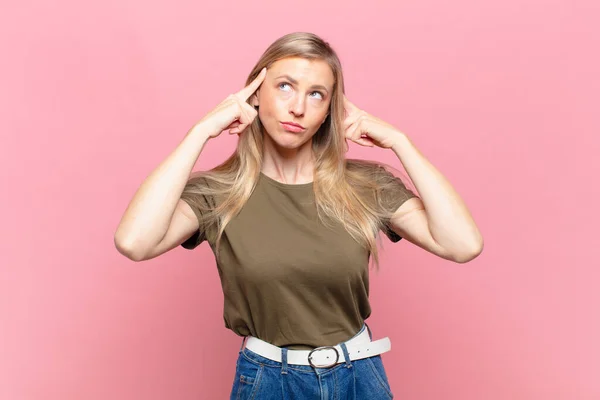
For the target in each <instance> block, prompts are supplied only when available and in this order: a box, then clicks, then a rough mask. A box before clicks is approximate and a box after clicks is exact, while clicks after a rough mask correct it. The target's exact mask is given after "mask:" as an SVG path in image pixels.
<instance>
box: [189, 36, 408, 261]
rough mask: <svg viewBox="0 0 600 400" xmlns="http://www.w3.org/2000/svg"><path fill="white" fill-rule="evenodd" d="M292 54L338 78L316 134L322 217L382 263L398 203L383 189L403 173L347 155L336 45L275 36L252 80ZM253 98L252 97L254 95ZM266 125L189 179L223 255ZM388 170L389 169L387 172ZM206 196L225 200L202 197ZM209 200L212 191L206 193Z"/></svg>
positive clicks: (256, 168)
mask: <svg viewBox="0 0 600 400" xmlns="http://www.w3.org/2000/svg"><path fill="white" fill-rule="evenodd" d="M287 57H301V58H305V59H309V60H314V59H318V60H323V61H325V62H327V63H328V65H329V66H330V67H331V70H332V71H333V75H334V78H335V81H334V87H333V95H332V98H331V103H330V112H329V115H328V116H327V118H326V120H325V121H324V122H323V124H322V125H321V127H320V128H319V130H318V131H317V132H316V133H315V135H314V136H313V138H312V150H313V153H314V157H315V160H316V161H315V168H314V178H313V181H314V183H313V189H314V194H315V202H316V207H317V213H318V216H319V219H320V220H321V222H323V223H324V224H325V225H329V222H328V219H333V220H337V221H339V222H341V223H342V224H343V226H344V227H345V229H346V230H347V231H348V233H349V234H350V235H351V236H352V237H353V238H354V239H355V240H356V241H357V242H358V243H359V244H361V245H362V246H363V247H364V248H366V249H367V250H368V251H369V253H370V255H371V256H372V258H373V260H374V262H375V265H376V266H377V269H378V268H379V257H378V250H377V238H378V237H379V235H378V232H379V230H380V229H384V223H385V222H386V221H388V220H389V218H390V217H391V215H392V214H393V212H394V211H395V210H394V209H390V207H389V205H388V204H389V203H390V202H388V201H386V199H385V196H384V195H383V194H384V193H385V192H386V190H387V189H392V188H394V187H397V184H398V179H399V178H396V177H394V175H392V174H391V173H389V172H388V173H386V171H385V169H384V166H385V164H383V163H378V162H371V161H366V160H356V159H346V158H345V152H346V144H345V138H344V134H343V128H342V123H343V120H344V117H345V116H344V103H343V94H344V78H343V75H342V66H341V63H340V60H339V58H338V56H337V54H336V53H335V51H334V50H333V49H332V48H331V47H330V45H329V44H328V43H327V42H325V41H324V40H323V39H321V38H320V37H318V36H317V35H314V34H312V33H306V32H296V33H290V34H287V35H285V36H283V37H281V38H279V39H277V40H276V41H275V42H273V43H272V44H271V45H270V46H269V47H268V48H267V50H266V51H265V52H264V53H263V54H262V56H261V57H260V59H259V60H258V62H257V63H256V65H255V66H254V68H253V69H252V71H251V72H250V74H249V75H248V79H247V80H246V85H248V84H249V83H250V82H251V81H253V80H254V79H255V78H256V76H257V75H258V74H259V73H260V71H261V70H262V69H263V68H264V67H267V68H269V66H270V65H271V64H273V63H274V62H276V61H278V60H281V59H283V58H287ZM248 102H250V99H249V100H248ZM263 129H264V128H263V126H262V124H261V122H260V119H259V118H258V117H257V118H255V119H254V121H253V122H252V124H251V125H250V126H248V127H247V128H246V129H245V130H244V132H242V133H241V134H240V135H239V140H238V144H237V148H236V151H235V152H234V153H233V154H232V155H231V156H230V157H229V158H228V159H227V160H225V161H224V162H223V163H221V164H220V165H218V166H216V167H214V168H213V169H211V170H209V171H200V172H194V173H193V174H192V176H191V177H190V179H189V181H188V182H187V184H186V186H185V188H184V191H183V194H182V198H183V197H185V198H186V199H187V200H188V201H191V202H192V203H193V204H194V205H196V206H197V207H198V208H199V209H200V210H201V211H202V219H203V221H202V222H203V224H202V225H201V226H203V227H205V228H206V227H209V226H211V224H214V225H215V226H216V228H217V235H216V241H215V242H216V246H215V249H214V250H215V254H216V255H217V257H218V250H219V247H220V242H221V237H222V234H223V231H224V230H225V227H226V226H227V224H228V223H229V222H230V221H231V220H232V218H234V217H235V216H236V215H237V213H238V212H239V211H240V210H241V209H242V207H243V206H244V204H245V203H246V201H247V200H248V199H249V198H250V195H251V194H252V192H253V191H254V188H255V187H256V184H257V182H258V178H259V176H260V171H261V167H262V162H263ZM382 172H383V173H382ZM201 196H209V197H212V198H218V199H219V201H214V202H210V203H208V202H206V201H201ZM204 200H206V197H204Z"/></svg>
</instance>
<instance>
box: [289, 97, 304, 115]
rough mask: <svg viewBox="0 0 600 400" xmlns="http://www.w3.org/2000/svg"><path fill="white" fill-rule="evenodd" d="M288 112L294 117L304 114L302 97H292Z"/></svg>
mask: <svg viewBox="0 0 600 400" xmlns="http://www.w3.org/2000/svg"><path fill="white" fill-rule="evenodd" d="M290 112H291V113H292V114H294V115H295V116H301V115H303V114H304V98H303V97H302V96H294V98H293V99H292V101H291V104H290Z"/></svg>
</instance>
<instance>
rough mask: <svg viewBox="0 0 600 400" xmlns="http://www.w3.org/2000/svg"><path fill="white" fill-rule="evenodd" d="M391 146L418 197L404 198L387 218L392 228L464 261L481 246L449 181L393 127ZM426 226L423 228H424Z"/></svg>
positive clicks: (435, 251) (423, 244)
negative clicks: (393, 213) (390, 217)
mask: <svg viewBox="0 0 600 400" xmlns="http://www.w3.org/2000/svg"><path fill="white" fill-rule="evenodd" d="M393 137H394V138H395V140H394V144H393V145H392V146H391V149H392V150H393V151H394V153H395V154H396V156H398V159H400V162H401V163H402V165H403V166H404V168H405V169H406V172H407V173H408V175H409V176H410V179H411V181H412V182H413V183H414V185H415V187H416V188H417V191H418V192H419V195H420V198H421V199H419V198H414V199H410V200H407V201H406V202H405V203H404V204H402V206H400V207H399V209H398V211H397V212H396V214H395V216H394V217H393V218H392V219H391V220H390V223H391V226H392V229H393V230H394V231H395V232H397V233H398V234H399V235H401V236H402V237H404V238H405V239H407V240H409V241H411V242H417V243H419V245H420V246H421V247H424V248H427V249H428V250H430V251H432V252H433V253H435V254H438V255H440V256H442V257H444V258H447V259H452V260H454V261H456V262H460V263H464V262H468V261H470V260H472V259H473V258H475V257H477V256H478V255H479V254H480V253H481V251H482V250H483V237H482V236H481V233H480V232H479V229H478V228H477V225H476V224H475V221H474V220H473V217H472V216H471V214H470V212H469V210H468V208H467V206H466V205H465V203H464V201H463V200H462V199H461V197H460V196H459V195H458V193H457V192H456V191H455V190H454V188H453V187H452V185H451V184H450V182H448V180H447V179H446V178H445V177H444V176H443V175H442V174H441V173H440V172H439V171H438V170H437V169H436V168H435V167H434V166H433V165H432V164H431V163H430V162H429V161H428V160H427V159H426V158H425V157H424V156H423V155H422V154H421V152H420V151H419V150H418V149H417V148H416V147H415V146H414V145H413V143H412V142H411V141H410V139H409V138H408V137H407V136H406V135H404V134H403V133H401V132H399V131H396V132H395V134H394V135H393ZM425 228H427V229H425Z"/></svg>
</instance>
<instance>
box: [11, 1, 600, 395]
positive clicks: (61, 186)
mask: <svg viewBox="0 0 600 400" xmlns="http://www.w3.org/2000/svg"><path fill="white" fill-rule="evenodd" d="M13 3H14V4H16V2H13ZM50 3H54V4H50ZM367 4H368V7H367ZM598 4H599V3H598V2H597V1H595V0H594V1H592V0H588V1H569V0H563V1H556V0H554V1H550V0H543V1H542V0H536V1H534V0H529V1H523V0H507V1H502V2H483V1H475V0H462V1H453V2H447V1H439V0H424V1H423V0H421V1H412V2H407V1H404V2H387V1H385V2H384V1H372V2H364V1H352V2H341V1H331V2H323V1H304V2H301V3H298V4H291V3H287V2H285V3H284V2H276V1H264V0H263V1H253V2H240V3H239V4H238V5H233V4H231V3H228V2H223V1H218V2H214V3H212V4H205V3H204V2H198V1H195V2H191V1H190V2H177V1H168V2H162V4H161V3H158V2H142V1H136V0H127V1H122V0H119V1H116V0H112V1H110V0H109V1H102V2H95V4H91V3H89V2H81V1H61V2H48V1H47V2H42V1H27V2H22V3H21V4H20V5H10V6H7V5H6V4H3V5H2V6H0V45H1V47H0V50H1V54H2V61H1V62H0V113H1V119H0V123H1V126H0V131H1V142H0V159H1V161H0V162H1V163H2V165H1V169H0V171H1V172H0V173H1V175H0V176H1V179H2V196H1V201H2V207H0V213H1V214H0V218H1V221H2V241H1V242H0V246H1V248H0V250H1V257H0V260H1V262H2V268H1V269H0V398H2V399H7V400H9V399H10V400H30V399H44V400H55V399H57V400H58V399H87V400H95V399H103V400H104V399H146V400H151V399H179V400H185V399H202V398H210V399H213V398H214V399H221V398H226V397H227V396H228V395H229V391H230V389H231V384H232V380H233V375H234V370H235V360H236V356H237V352H238V350H239V345H240V343H241V339H240V338H239V337H237V336H235V335H234V334H233V333H232V332H230V331H228V330H226V329H225V328H224V325H223V319H222V300H223V297H222V294H221V291H220V285H219V281H218V274H217V271H216V268H215V265H214V259H213V256H212V253H211V252H210V249H209V247H208V246H207V245H206V244H203V245H202V246H201V247H200V248H199V249H196V250H195V251H192V252H190V251H186V250H184V249H182V248H178V249H176V250H173V251H172V252H170V253H167V254H165V255H163V256H161V257H158V258H156V259H154V260H151V261H147V262H143V263H134V262H132V261H129V260H128V259H126V258H124V257H123V256H121V255H120V254H119V253H118V252H117V251H116V249H115V247H114V245H113V234H114V231H115V229H116V226H117V224H118V222H119V220H120V217H121V215H122V213H123V211H124V210H125V207H126V206H127V203H128V201H129V200H130V199H131V197H132V195H133V193H134V191H135V190H136V189H137V187H138V185H139V184H140V183H141V182H142V180H143V179H144V178H145V177H146V176H147V174H149V173H150V171H151V170H152V169H153V168H154V167H155V166H157V165H158V163H159V162H160V161H161V160H162V159H164V158H165V157H166V156H167V155H168V154H169V153H170V152H171V151H172V150H173V149H174V148H175V146H176V145H177V144H178V143H179V141H180V140H181V139H182V138H183V136H184V135H185V133H186V132H187V130H188V129H189V128H190V127H191V125H192V124H193V123H195V122H196V121H197V120H199V119H200V118H201V117H202V116H203V115H204V114H205V113H206V112H207V111H208V110H210V109H211V108H212V107H214V106H215V105H216V104H217V103H218V102H220V101H221V100H222V99H223V98H224V97H225V96H226V95H228V94H229V93H231V92H234V91H237V90H238V89H240V88H241V87H242V85H243V82H244V79H245V77H246V74H247V73H248V72H249V70H250V68H251V67H252V65H253V64H254V62H255V61H256V60H257V59H258V57H259V56H260V54H261V53H262V51H264V50H265V49H266V47H267V46H268V45H269V44H270V43H271V42H272V41H273V40H275V39H276V38H278V37H279V36H281V35H283V34H285V33H288V32H292V31H298V30H305V31H312V32H315V33H317V34H320V35H321V36H323V37H324V38H325V39H326V40H329V41H330V42H331V43H332V44H333V46H334V47H335V48H336V49H337V51H338V52H339V55H340V57H341V59H342V63H343V65H344V67H345V77H346V83H347V94H348V95H349V98H350V99H351V100H352V101H353V102H354V103H355V104H356V105H357V106H359V107H361V108H364V109H365V110H367V111H368V112H370V113H372V114H374V115H376V116H378V117H380V118H382V119H384V120H386V121H388V122H390V123H392V124H394V125H395V126H396V127H398V129H400V130H402V131H403V132H405V133H406V134H407V135H409V136H410V137H411V138H412V140H413V142H414V143H415V145H416V146H417V147H418V148H419V149H420V150H421V151H422V152H423V153H424V154H425V156H426V157H427V158H428V159H429V160H430V161H431V162H432V163H433V164H434V165H435V166H436V167H438V168H439V169H440V171H442V173H443V174H444V175H445V176H446V177H447V178H448V179H449V180H450V182H451V183H452V184H453V186H454V187H455V188H456V189H457V191H458V192H459V193H460V194H461V196H462V197H463V198H464V200H465V201H466V203H467V205H468V206H469V208H470V210H471V211H472V213H473V216H474V217H475V219H476V221H477V223H478V225H479V227H480V229H481V231H482V233H483V236H484V239H485V249H484V251H483V253H482V254H481V255H480V257H479V258H477V259H476V260H475V261H473V262H471V263H469V264H462V265H461V264H454V263H451V262H448V261H445V260H443V259H440V258H437V257H435V256H433V255H431V254H429V253H426V252H425V251H423V250H421V249H419V248H418V247H416V246H413V245H411V244H410V243H408V242H405V241H402V242H400V243H398V244H395V245H394V244H391V243H390V242H388V241H387V239H386V241H385V248H384V256H383V259H382V272H381V273H380V274H375V273H372V286H371V289H372V297H371V299H372V306H373V315H372V317H371V318H369V320H368V323H370V325H371V327H372V328H373V332H374V334H375V336H376V337H377V338H379V337H385V336H388V337H390V339H391V341H392V351H391V352H389V353H386V354H384V355H383V359H384V363H385V365H386V368H387V370H388V374H389V380H390V383H391V386H392V390H393V392H394V393H395V395H396V397H397V398H399V399H414V400H425V399H436V400H437V399H442V398H443V399H461V400H470V399H485V400H496V399H511V400H517V399H523V400H525V399H528V400H529V399H545V400H547V399H553V400H554V399H565V400H566V399H569V400H572V399H598V398H600V345H599V343H598V342H599V338H600V285H599V283H600V282H599V281H600V279H599V278H600V273H599V272H598V266H599V265H600V263H599V262H598V260H599V254H598V253H599V247H600V246H599V244H600V243H599V241H598V226H599V223H600V221H599V213H598V209H597V206H598V204H599V201H598V200H599V197H600V196H599V189H598V186H597V182H598V178H597V175H598V172H599V170H600V168H599V163H598V161H597V156H598V152H599V150H600V140H599V139H598V137H599V136H598V135H599V133H600V129H599V128H600V123H599V115H598V93H599V91H600V83H599V82H600V80H599V78H598V71H600V60H599V57H598V47H599V42H600V31H599V30H598V28H597V26H596V27H595V28H594V27H593V23H594V22H597V21H598V19H599V14H600V13H599V6H598ZM235 140H236V138H234V137H219V138H218V139H216V140H214V141H211V142H210V143H209V145H208V146H207V147H206V148H205V150H204V152H203V154H202V155H201V157H200V160H199V162H198V164H197V168H210V167H212V166H213V165H215V164H216V163H218V162H219V161H221V160H223V159H224V158H225V157H226V155H228V154H229V153H230V152H231V151H232V150H233V147H234V144H235ZM349 156H350V157H360V158H369V159H381V160H383V161H386V162H389V163H391V164H392V165H395V166H397V167H399V166H400V163H399V160H398V159H397V158H396V157H395V155H394V154H393V153H392V152H391V151H384V150H381V151H380V150H379V149H369V148H360V147H359V146H357V145H354V144H352V145H351V151H350V153H349Z"/></svg>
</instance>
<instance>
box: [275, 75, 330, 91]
mask: <svg viewBox="0 0 600 400" xmlns="http://www.w3.org/2000/svg"><path fill="white" fill-rule="evenodd" d="M279 78H285V79H287V80H288V81H290V82H292V83H293V84H294V85H297V84H298V81H297V80H295V79H294V78H292V77H291V76H289V75H279V76H278V77H277V78H275V79H279ZM311 89H322V90H324V91H326V92H327V93H329V90H327V88H326V87H325V86H323V85H312V86H311Z"/></svg>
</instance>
